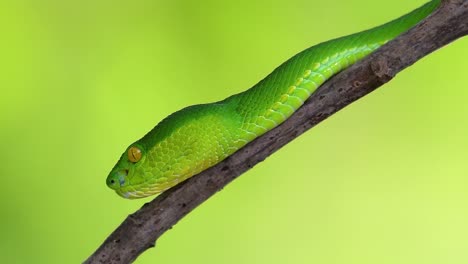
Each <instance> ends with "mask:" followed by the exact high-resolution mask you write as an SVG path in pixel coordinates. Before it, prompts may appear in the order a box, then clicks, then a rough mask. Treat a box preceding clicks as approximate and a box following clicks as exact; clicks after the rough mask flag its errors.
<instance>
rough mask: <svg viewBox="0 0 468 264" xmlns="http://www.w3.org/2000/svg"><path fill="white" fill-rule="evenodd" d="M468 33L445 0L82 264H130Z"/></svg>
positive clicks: (456, 5) (464, 13)
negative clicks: (327, 122)
mask: <svg viewBox="0 0 468 264" xmlns="http://www.w3.org/2000/svg"><path fill="white" fill-rule="evenodd" d="M467 34H468V0H445V1H442V4H441V6H440V7H439V8H438V9H437V10H436V11H435V12H434V14H432V15H430V16H429V17H428V18H426V19H425V20H424V21H422V22H421V23H419V24H418V25H417V26H416V27H414V28H412V29H411V30H410V31H408V32H407V33H405V34H403V35H402V36H399V37H398V38H396V39H395V40H393V41H390V42H389V43H387V44H386V45H384V46H383V47H381V48H380V49H379V50H377V51H376V52H375V53H373V54H372V55H370V56H369V57H367V58H366V59H364V60H362V61H360V62H358V63H356V64H355V65H353V66H351V67H350V68H349V69H346V70H344V71H343V72H341V73H340V74H338V75H337V76H335V77H333V78H332V79H331V80H329V81H328V82H326V83H325V84H324V85H323V86H322V87H320V88H319V89H318V90H317V91H316V92H315V93H314V94H313V95H312V96H311V98H309V100H307V102H306V103H305V104H304V105H303V106H302V107H301V108H300V109H299V110H298V111H297V112H296V113H294V114H293V116H291V117H290V118H289V119H288V120H287V121H286V122H284V123H283V124H282V125H280V126H279V127H277V128H275V129H273V130H271V131H269V132H268V133H266V134H264V135H263V136H261V137H259V138H257V139H256V140H254V141H253V142H251V143H250V144H248V145H247V146H245V147H244V148H242V149H241V150H239V151H238V152H236V153H234V154H233V155H232V156H230V157H229V158H227V159H226V160H224V161H222V162H221V163H219V164H217V165H216V166H214V167H212V168H210V169H208V170H206V171H203V172H202V173H200V174H198V175H196V176H193V177H192V178H190V179H188V180H187V181H185V182H183V183H181V184H179V185H177V186H175V187H173V188H172V189H170V190H168V191H166V192H164V193H163V194H162V195H160V196H158V197H156V198H155V199H154V200H153V201H151V202H150V203H147V204H145V205H144V206H143V207H142V208H141V209H139V210H138V211H137V212H135V213H134V214H132V215H130V216H128V217H127V219H125V221H124V222H123V223H122V224H121V225H120V226H119V227H118V228H117V229H116V230H115V231H114V232H113V233H112V234H111V235H110V236H109V237H108V238H107V239H106V240H105V241H104V243H103V244H102V245H101V246H100V247H99V248H98V249H97V250H96V252H94V254H93V255H91V256H90V257H89V258H88V259H87V260H86V261H85V263H130V262H132V261H134V260H135V259H136V258H137V257H138V256H139V255H140V254H141V253H142V252H143V251H145V250H146V249H148V248H150V247H154V246H155V241H156V240H157V239H158V238H159V237H160V236H161V235H162V234H163V233H164V232H165V231H166V230H168V229H170V228H171V227H172V226H173V225H174V224H176V223H177V222H178V221H179V220H180V219H181V218H182V217H184V216H185V215H186V214H188V213H189V212H190V211H192V210H193V209H194V208H195V207H197V206H198V205H199V204H201V203H202V202H204V201H205V200H207V199H208V198H209V197H210V196H212V195H213V194H214V193H216V192H217V191H219V190H221V189H222V188H223V187H224V186H225V185H227V184H228V183H229V182H231V181H232V180H233V179H235V178H236V177H237V176H239V175H240V174H242V173H244V172H245V171H247V170H249V169H250V168H252V167H253V166H254V165H256V164H257V163H259V162H261V161H263V160H264V159H265V158H266V157H268V156H269V155H271V154H272V153H274V152H275V151H276V150H278V149H279V148H281V147H282V146H284V145H285V144H287V143H288V142H290V141H291V140H293V139H294V138H296V137H297V136H299V135H300V134H302V133H304V131H306V130H308V129H310V128H311V127H313V126H315V125H316V124H318V123H319V122H321V121H322V120H324V119H326V118H327V117H328V116H330V115H332V114H333V113H336V112H337V111H339V110H340V109H341V108H343V107H345V106H346V105H349V104H351V103H352V102H354V101H355V100H357V99H359V98H361V97H363V96H364V95H366V94H368V93H370V92H372V91H373V90H375V89H376V88H378V87H380V86H381V85H382V84H384V83H386V82H388V81H389V80H391V79H392V78H393V77H394V76H395V75H396V74H397V73H398V72H400V71H401V70H403V69H404V68H406V67H408V66H409V65H411V64H413V63H415V62H416V61H417V60H419V59H420V58H421V57H423V56H425V55H427V54H429V53H431V52H433V51H434V50H436V49H438V48H441V47H442V46H444V45H446V44H448V43H450V42H452V41H453V40H455V39H457V38H460V37H462V36H465V35H467Z"/></svg>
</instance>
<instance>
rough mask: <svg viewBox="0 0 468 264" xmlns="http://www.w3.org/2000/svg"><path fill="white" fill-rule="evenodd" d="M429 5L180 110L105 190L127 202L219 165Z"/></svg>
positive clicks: (126, 159) (126, 158) (131, 154)
mask: <svg viewBox="0 0 468 264" xmlns="http://www.w3.org/2000/svg"><path fill="white" fill-rule="evenodd" d="M439 4H440V0H433V1H431V2H428V3H426V4H425V5H423V6H421V7H419V8H418V9H416V10H414V11H412V12H410V13H408V14H406V15H404V16H402V17H400V18H398V19H395V20H393V21H391V22H388V23H386V24H383V25H381V26H378V27H375V28H372V29H369V30H365V31H362V32H359V33H356V34H352V35H349V36H345V37H341V38H337V39H333V40H330V41H326V42H323V43H320V44H318V45H315V46H312V47H310V48H308V49H306V50H304V51H302V52H300V53H298V54H296V55H295V56H293V57H292V58H290V59H289V60H287V61H286V62H284V63H283V64H282V65H280V66H279V67H277V68H276V69H275V70H274V71H273V72H271V73H270V74H269V75H268V76H267V77H265V78H264V79H263V80H261V81H260V82H258V83H257V84H256V85H254V86H253V87H252V88H250V89H248V90H246V91H244V92H241V93H239V94H235V95H232V96H230V97H228V98H226V99H224V100H222V101H219V102H214V103H210V104H200V105H193V106H189V107H186V108H184V109H182V110H179V111H177V112H175V113H173V114H171V115H169V116H168V117H166V118H165V119H163V120H162V121H161V122H159V123H158V124H157V125H156V126H155V127H154V128H153V129H152V130H151V131H149V132H148V133H147V134H146V135H144V136H143V137H142V138H141V139H139V140H138V141H136V142H134V143H132V144H131V145H130V146H129V147H128V148H126V149H125V151H124V153H123V154H122V155H121V156H120V159H119V160H118V162H117V164H116V165H115V166H114V168H113V169H112V170H111V172H110V173H109V176H108V177H107V180H106V183H107V185H108V186H109V187H110V188H111V189H113V190H115V192H116V193H117V194H118V195H120V196H122V197H124V198H129V199H134V198H141V197H146V196H150V195H153V194H158V193H160V192H162V191H164V190H166V189H168V188H170V187H172V186H174V185H176V184H177V183H179V182H182V181H184V180H185V179H187V178H189V177H191V176H193V175H195V174H197V173H199V172H201V171H203V170H205V169H207V168H209V167H211V166H213V165H215V164H217V163H219V162H220V161H222V160H223V159H225V158H226V157H228V156H230V155H231V154H233V153H234V152H236V151H237V150H239V149H240V148H242V147H243V146H245V145H246V144H247V143H249V142H250V141H252V140H254V139H255V138H257V137H258V136H260V135H262V134H264V133H265V132H267V131H269V130H271V129H273V128H274V127H276V126H278V125H279V124H281V123H282V122H284V121H285V120H286V119H287V118H288V117H290V116H291V115H292V114H293V113H294V112H295V111H296V110H297V109H298V108H299V107H301V105H302V104H303V103H304V101H305V100H306V99H307V98H309V97H310V95H311V94H312V93H313V92H314V91H315V90H316V89H317V88H318V87H319V86H320V85H321V84H323V83H324V82H325V81H326V80H328V79H329V78H330V77H332V76H333V75H335V74H336V73H338V72H340V71H342V70H343V69H345V68H347V67H349V66H350V65H352V64H353V63H355V62H357V61H359V60H361V59H362V58H364V57H365V56H367V55H369V54H370V53H372V52H374V51H375V50H376V49H378V48H379V47H380V46H382V45H383V44H385V43H386V42H388V41H390V40H392V39H394V38H395V37H397V36H398V35H400V34H402V33H403V32H405V31H407V30H408V29H409V28H411V27H413V26H414V25H416V24H417V23H418V22H419V21H421V20H422V19H424V18H425V17H426V16H428V15H429V14H430V13H432V12H433V11H434V10H435V9H436V8H437V6H438V5H439Z"/></svg>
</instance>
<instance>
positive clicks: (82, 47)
mask: <svg viewBox="0 0 468 264" xmlns="http://www.w3.org/2000/svg"><path fill="white" fill-rule="evenodd" d="M422 3H424V0H418V1H371V0H353V1H348V0H336V1H333V2H327V1H316V0H309V1H304V0H288V1H279V0H272V1H252V0H237V1H214V0H211V1H181V0H178V1H157V0H153V1H144V0H137V1H122V0H119V1H91V0H84V1H59V0H56V1H54V0H43V1H34V0H31V1H26V0H1V2H0V27H1V28H0V29H1V31H0V32H1V41H0V58H1V63H0V67H1V68H0V70H1V71H0V72H1V74H0V89H1V93H0V121H1V131H0V149H1V151H0V158H1V160H2V163H1V164H2V165H1V166H0V175H1V181H2V191H1V193H0V203H1V212H2V217H1V218H0V234H1V237H2V239H1V241H0V262H1V263H78V262H81V261H83V260H84V259H86V258H87V257H88V255H89V254H91V253H92V252H93V251H94V250H95V249H96V248H97V247H98V246H99V245H100V243H101V242H102V241H103V240H104V239H105V237H106V236H107V235H108V234H109V233H110V232H111V231H112V230H113V229H114V228H115V227H116V226H117V225H118V224H119V223H120V222H121V221H122V220H123V219H124V218H125V217H126V215H128V214H129V213H131V212H133V211H135V210H136V209H138V208H139V207H140V206H141V205H142V204H143V203H144V202H145V201H149V200H150V199H144V200H133V201H130V200H124V199H122V198H120V197H118V196H117V195H115V194H114V193H113V192H112V191H110V189H108V188H107V187H106V185H105V177H106V176H107V173H108V172H109V170H110V169H111V168H112V166H113V165H114V164H115V162H116V160H117V158H118V156H119V155H120V154H121V152H122V151H123V150H124V148H125V147H126V146H127V145H128V144H129V143H131V142H133V141H134V140H136V139H138V138H139V137H141V136H142V135H143V134H144V133H146V132H147V131H148V130H150V129H151V128H152V127H153V126H154V125H155V124H156V123H157V122H158V121H159V120H161V119H162V118H164V117H165V116H167V115H168V114H170V113H172V112H174V111H176V110H178V109H180V108H182V107H184V106H187V105H192V104H197V103H205V102H212V101H215V100H220V99H223V98H225V97H227V96H228V95H231V94H234V93H237V92H240V91H242V90H244V89H246V88H249V87H250V86H252V85H253V84H255V83H256V82H257V81H258V80H260V79H261V78H263V77H264V76H265V75H266V74H268V73H269V72H270V71H271V70H272V69H273V68H275V67H276V66H277V65H279V64H280V63H281V62H283V61H285V60H286V59H287V58H289V57H291V56H292V55H293V54H295V53H297V52H298V51H300V50H302V49H304V48H306V47H308V46H310V45H312V44H315V43H318V42H321V41H324V40H328V39H330V38H334V37H338V36H342V35H346V34H349V33H354V32H357V31H360V30H363V29H366V28H369V27H372V26H375V25H378V24H381V23H384V22H386V21H388V20H390V19H392V18H395V17H397V16H399V15H401V14H404V13H405V12H407V11H409V10H412V9H414V8H416V7H417V6H419V5H421V4H422ZM467 51H468V39H462V40H459V41H457V42H455V43H452V44H451V45H449V46H447V47H445V48H443V49H442V50H439V51H437V52H435V53H434V54H432V55H430V56H428V57H426V58H424V59H422V60H421V61H419V62H418V63H417V64H416V65H414V66H413V67H411V68H409V69H407V70H405V71H404V72H402V73H401V74H399V75H398V76H397V78H395V79H394V80H393V81H392V82H390V83H389V84H387V85H386V86H385V87H384V88H381V89H379V90H377V91H376V92H374V93H372V94H371V95H369V96H367V97H366V98H364V99H362V100H360V101H359V102H357V103H354V104H353V105H351V106H349V107H347V108H346V109H344V110H343V111H341V112H339V113H338V114H336V115H334V116H332V117H331V118H329V119H328V120H326V121H325V122H323V123H322V124H320V125H319V126H317V127H315V128H314V129H312V130H311V131H309V132H307V133H306V134H304V135H303V136H301V137H300V138H298V139H296V140H295V141H294V142H292V143H290V144H289V145H287V146H286V147H284V148H283V149H282V150H280V151H279V152H278V153H276V154H274V155H273V156H272V157H270V158H268V159H267V160H266V161H265V162H263V163H261V164H259V165H258V166H256V167H255V168H254V169H252V170H250V171H249V172H247V173H246V174H244V175H243V176H242V177H240V178H239V179H237V180H236V181H234V182H233V183H232V184H230V185H229V186H228V187H226V188H225V189H224V190H223V191H221V192H220V193H218V194H217V195H215V196H214V197H213V198H211V199H210V200H209V201H207V202H206V203H204V204H203V205H201V206H200V207H199V208H197V209H196V210H195V211H193V212H192V213H191V214H189V215H188V216H187V217H185V218H184V219H183V220H182V221H181V222H179V223H178V224H177V225H176V226H175V227H174V228H173V229H172V230H170V231H169V232H167V233H166V234H165V235H164V236H163V237H162V238H161V239H160V240H158V244H157V247H156V248H155V249H151V250H149V251H148V252H146V253H144V254H143V255H142V256H141V257H140V258H139V259H138V260H137V263H191V264H195V263H226V264H228V263H236V264H237V263H271V264H273V263H322V264H328V263H346V264H352V263H356V264H358V263H359V264H363V263H379V264H386V263H399V264H406V263H408V264H410V263H411V264H414V263H425V264H431V263H451V264H456V263H468V243H467V242H468V241H467V240H468V239H467V238H468V224H467V223H468V192H467V186H468V178H467V175H468V163H467V162H466V159H467V157H468V137H467V136H466V135H467V134H468V125H467V122H466V120H467V116H468V107H467V105H466V102H467V100H468V90H467V86H468V74H467V71H466V69H468V54H467Z"/></svg>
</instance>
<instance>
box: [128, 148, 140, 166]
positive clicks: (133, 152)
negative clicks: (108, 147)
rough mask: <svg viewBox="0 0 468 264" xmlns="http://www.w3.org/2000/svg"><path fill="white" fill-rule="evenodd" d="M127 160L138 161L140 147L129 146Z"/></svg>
mask: <svg viewBox="0 0 468 264" xmlns="http://www.w3.org/2000/svg"><path fill="white" fill-rule="evenodd" d="M127 154H128V160H130V161H131V162H138V161H139V160H140V159H141V149H139V148H138V147H135V146H133V147H130V148H129V149H128V153H127Z"/></svg>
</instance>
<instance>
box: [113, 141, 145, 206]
mask: <svg viewBox="0 0 468 264" xmlns="http://www.w3.org/2000/svg"><path fill="white" fill-rule="evenodd" d="M145 157H146V153H145V149H144V147H143V146H142V145H141V144H138V143H134V144H132V145H130V146H129V147H128V148H127V149H126V151H125V152H124V153H123V154H122V156H121V157H120V159H119V161H118V162H117V164H115V166H114V168H113V169H112V171H111V172H110V173H109V176H107V179H106V184H107V186H109V188H111V189H113V190H115V191H116V193H117V194H118V195H120V196H122V197H124V198H138V197H142V195H141V194H139V193H138V192H137V191H136V190H135V189H134V188H133V186H135V185H136V184H139V183H141V182H143V181H144V179H143V177H142V176H143V175H142V173H141V168H142V167H143V166H144V164H145V160H146V158H145Z"/></svg>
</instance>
